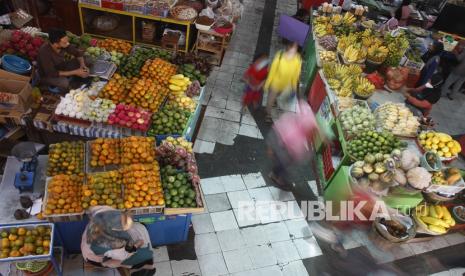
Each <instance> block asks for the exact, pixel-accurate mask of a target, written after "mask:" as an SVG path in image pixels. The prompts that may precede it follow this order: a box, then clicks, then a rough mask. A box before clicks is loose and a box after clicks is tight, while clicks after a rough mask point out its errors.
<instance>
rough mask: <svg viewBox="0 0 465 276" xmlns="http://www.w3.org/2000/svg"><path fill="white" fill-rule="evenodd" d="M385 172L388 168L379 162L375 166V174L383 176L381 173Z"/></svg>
mask: <svg viewBox="0 0 465 276" xmlns="http://www.w3.org/2000/svg"><path fill="white" fill-rule="evenodd" d="M385 171H386V166H385V165H384V164H383V163H381V162H378V163H376V164H375V172H376V173H377V174H381V173H383V172H385Z"/></svg>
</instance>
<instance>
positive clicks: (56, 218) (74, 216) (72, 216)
mask: <svg viewBox="0 0 465 276" xmlns="http://www.w3.org/2000/svg"><path fill="white" fill-rule="evenodd" d="M52 178H53V177H47V179H46V180H45V195H44V199H43V204H42V212H43V214H44V218H46V219H47V220H48V221H50V222H66V221H80V220H83V218H84V213H85V212H84V210H83V211H81V212H77V213H69V214H59V215H58V214H57V215H46V214H45V206H46V205H47V202H48V186H49V183H50V180H51V179H52ZM83 181H84V182H85V181H86V180H85V177H84V179H83ZM80 203H81V202H79V204H80Z"/></svg>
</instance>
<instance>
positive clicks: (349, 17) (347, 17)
mask: <svg viewBox="0 0 465 276" xmlns="http://www.w3.org/2000/svg"><path fill="white" fill-rule="evenodd" d="M356 20H357V19H356V18H355V16H354V15H353V14H352V13H350V12H346V13H345V14H344V17H343V18H342V22H343V23H344V25H352V24H354V23H355V21H356Z"/></svg>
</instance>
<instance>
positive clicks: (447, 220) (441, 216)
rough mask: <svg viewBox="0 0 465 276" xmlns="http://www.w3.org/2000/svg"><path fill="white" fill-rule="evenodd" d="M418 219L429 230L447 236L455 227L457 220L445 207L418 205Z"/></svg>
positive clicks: (416, 210) (416, 209)
mask: <svg viewBox="0 0 465 276" xmlns="http://www.w3.org/2000/svg"><path fill="white" fill-rule="evenodd" d="M415 212H416V217H417V218H418V219H419V220H420V221H422V222H423V223H424V224H425V225H426V226H427V227H428V230H430V231H433V232H436V233H439V234H445V233H447V231H448V229H449V228H450V227H452V226H455V220H454V218H453V217H452V216H451V214H450V212H449V210H448V209H447V207H446V206H443V205H426V204H422V205H418V206H417V207H416V208H415Z"/></svg>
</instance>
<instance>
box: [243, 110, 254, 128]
mask: <svg viewBox="0 0 465 276" xmlns="http://www.w3.org/2000/svg"><path fill="white" fill-rule="evenodd" d="M241 124H247V125H251V126H257V123H256V122H255V119H254V118H253V117H252V115H250V113H249V114H244V115H242V118H241Z"/></svg>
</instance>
